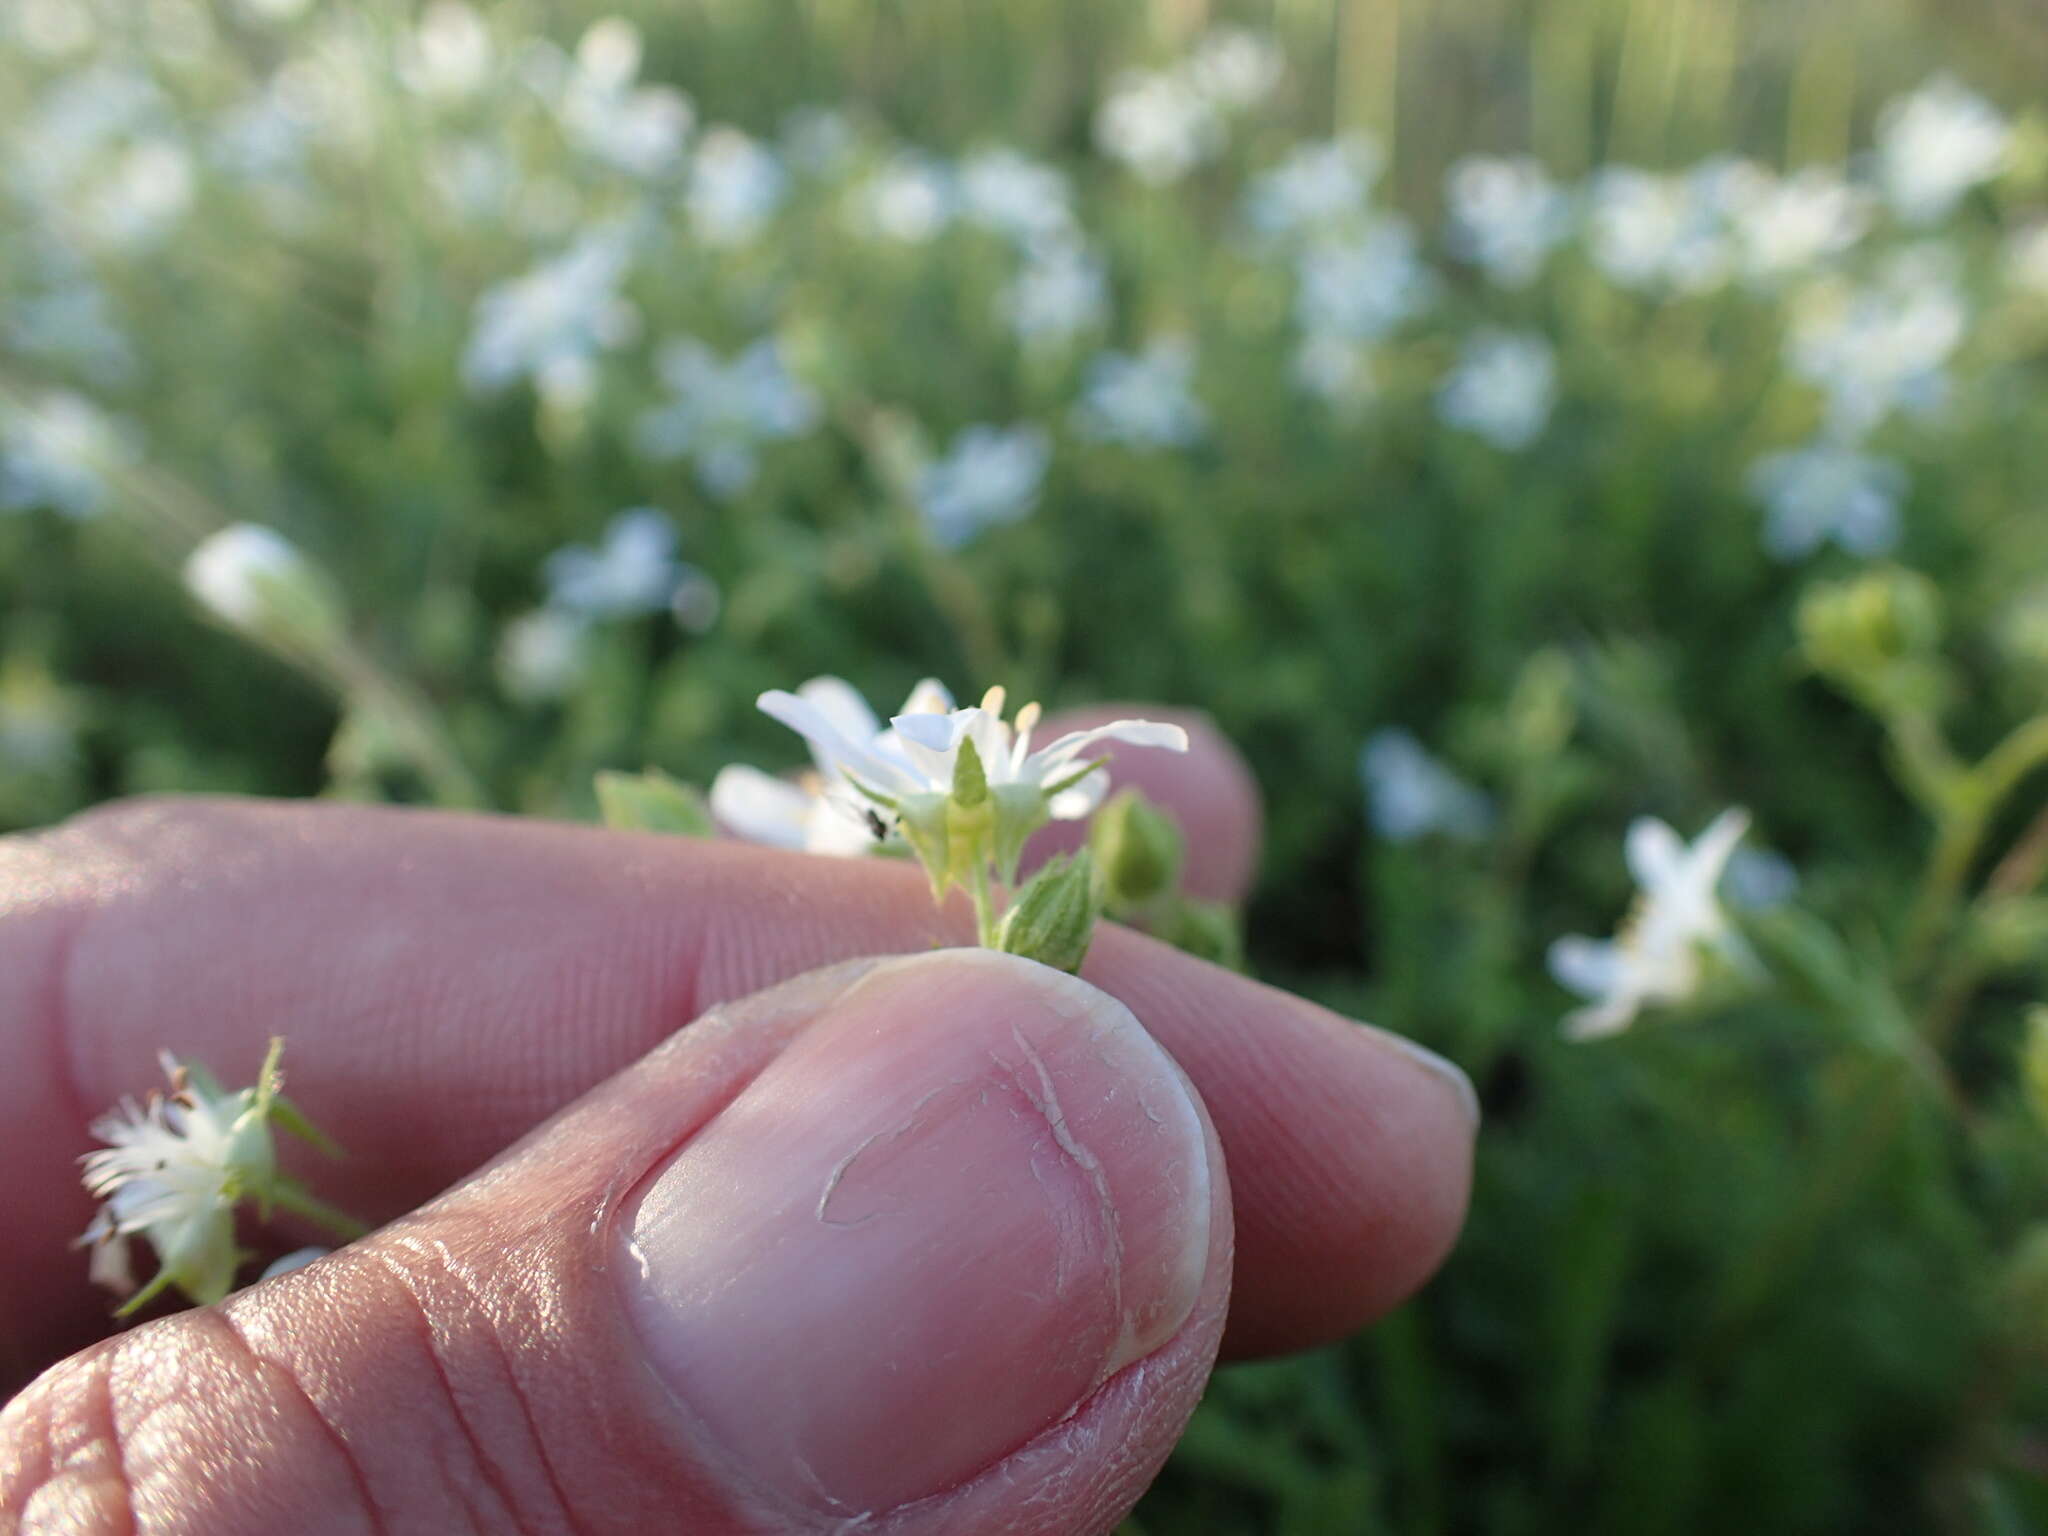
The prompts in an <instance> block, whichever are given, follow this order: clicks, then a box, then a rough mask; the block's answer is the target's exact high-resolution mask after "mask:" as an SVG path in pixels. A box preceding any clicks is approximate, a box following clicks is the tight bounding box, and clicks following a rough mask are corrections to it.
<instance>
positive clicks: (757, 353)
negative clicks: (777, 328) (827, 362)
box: [634, 336, 819, 497]
mask: <svg viewBox="0 0 2048 1536" xmlns="http://www.w3.org/2000/svg"><path fill="white" fill-rule="evenodd" d="M655 369H656V371H657V372H658V373H659V374H660V375H661V380H662V382H663V383H664V384H665V385H666V386H667V387H668V391H669V394H670V396H671V399H670V400H669V402H668V403H667V404H666V405H659V406H655V407H653V408H651V409H649V410H647V411H645V412H643V413H642V414H641V417H640V419H639V422H638V423H637V424H636V426H635V429H634V442H635V444H636V445H637V446H638V447H639V449H640V451H641V452H642V453H644V454H646V455H647V456H648V457H649V458H652V459H679V458H686V457H687V458H688V459H690V460H691V462H692V463H693V464H694V465H695V466H696V470H697V478H698V479H699V481H701V482H702V483H703V486H704V488H705V490H706V491H708V492H710V493H711V494H712V495H714V496H720V497H724V496H736V495H738V494H739V493H740V492H742V491H744V490H746V488H747V487H748V486H750V485H752V484H753V482H754V477H755V475H756V474H757V473H758V472H759V468H760V455H759V449H760V445H761V444H763V443H767V442H775V441H781V440H785V439H789V438H795V437H801V436H803V435H804V434H805V433H807V432H809V431H810V430H811V429H812V428H813V427H815V426H816V425H817V423H818V414H819V412H818V401H817V397H816V396H815V395H813V394H812V393H811V391H810V390H809V389H807V388H805V387H804V385H803V383H802V382H801V381H800V380H798V379H797V378H796V376H795V375H794V374H792V373H791V372H790V371H789V368H788V367H787V365H786V364H785V363H784V362H783V360H782V350H781V348H780V347H778V346H777V345H776V343H775V340H774V338H772V337H764V338H762V339H761V340H759V341H757V342H755V343H754V344H753V345H752V346H750V347H748V348H747V349H746V350H745V351H743V352H741V353H739V354H738V355H737V356H735V357H734V358H733V359H732V360H731V361H730V362H725V361H722V360H721V359H720V358H719V356H718V354H717V353H715V352H713V351H712V350H711V349H710V348H709V347H707V346H705V345H704V343H702V342H701V341H698V340H696V339H695V338H694V337H688V336H685V337H679V338H677V339H676V340H673V341H670V342H668V343H667V344H665V345H664V346H663V347H662V349H661V351H660V353H659V354H658V355H657V357H656V359H655Z"/></svg>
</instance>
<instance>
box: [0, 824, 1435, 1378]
mask: <svg viewBox="0 0 2048 1536" xmlns="http://www.w3.org/2000/svg"><path fill="white" fill-rule="evenodd" d="M0 893H4V894H0V1017H4V1018H6V1019H8V1020H10V1021H19V1025H20V1027H13V1028H9V1029H7V1030H0V1155H4V1156H5V1158H6V1159H7V1166H8V1167H9V1169H10V1178H11V1180H12V1183H13V1188H12V1191H11V1193H10V1208H11V1220H12V1222H13V1225H12V1229H11V1233H10V1236H11V1238H12V1241H11V1243H10V1245H9V1250H8V1251H9V1253H10V1254H11V1255H12V1256H13V1258H14V1262H13V1264H12V1265H11V1266H10V1265H7V1264H6V1263H5V1261H0V1285H4V1286H6V1287H8V1289H9V1292H10V1294H9V1295H8V1296H7V1297H6V1298H5V1300H6V1303H7V1306H6V1311H5V1315H6V1316H9V1317H14V1318H35V1319H37V1320H38V1324H39V1326H38V1329H37V1334H38V1343H39V1344H40V1345H41V1346H42V1347H46V1348H47V1347H48V1346H49V1344H50V1343H51V1342H53V1341H54V1340H55V1338H56V1337H57V1336H56V1335H55V1328H56V1326H57V1323H58V1321H59V1320H62V1319H65V1318H69V1319H70V1320H71V1321H72V1322H73V1323H74V1324H77V1325H84V1324H85V1323H88V1322H90V1321H91V1319H92V1317H93V1316H94V1312H93V1305H92V1302H91V1299H90V1298H88V1297H85V1296H83V1295H81V1288H80V1286H79V1281H78V1276H79V1267H80V1261H79V1259H78V1257H77V1255H75V1254H72V1253H69V1252H67V1251H66V1243H67V1242H68V1240H69V1238H70V1235H71V1234H73V1233H75V1232H77V1231H79V1230H81V1229H82V1228H83V1226H84V1225H85V1222H86V1219H87V1217H88V1215H89V1210H88V1208H87V1206H86V1205H85V1203H84V1197H83V1194H82V1192H81V1191H80V1190H79V1189H78V1187H77V1183H76V1166H75V1161H74V1160H75V1158H76V1157H77V1156H78V1155H79V1154H80V1153H81V1152H83V1151H85V1150H86V1148H87V1146H88V1144H89V1143H88V1140H87V1138H86V1136H85V1133H84V1125H85V1123H86V1121H87V1120H88V1119H89V1118H90V1116H91V1115H92V1114H93V1113H96V1112H97V1111H99V1110H101V1109H104V1108H105V1107H106V1106H107V1105H109V1104H111V1103H112V1102H114V1101H115V1100H116V1099H117V1098H118V1097H119V1096H120V1095H122V1094H123V1093H137V1094H139V1093H142V1092H144V1091H146V1090H147V1089H148V1088H149V1087H150V1086H151V1080H152V1074H153V1073H154V1059H155V1053H156V1052H157V1050H158V1049H159V1048H162V1047H170V1048H172V1049H175V1050H177V1051H179V1052H180V1053H183V1054H186V1055H189V1056H191V1057H193V1058H195V1059H197V1060H199V1061H202V1062H205V1063H206V1064H208V1065H209V1066H211V1067H212V1068H213V1069H214V1070H215V1071H216V1072H219V1073H222V1074H225V1075H228V1076H235V1075H240V1076H242V1077H243V1079H244V1080H246V1078H247V1074H248V1073H250V1072H251V1071H253V1069H254V1067H255V1064H256V1062H257V1060H258V1059H259V1058H260V1056H261V1054H262V1051H263V1044H264V1041H265V1039H266V1038H267V1037H268V1036H269V1035H270V1034H272V1033H274V1032H282V1033H284V1034H285V1035H286V1036H287V1037H288V1040H289V1046H288V1049H287V1055H286V1070H287V1074H288V1077H289V1081H290V1088H291V1092H292V1093H293V1096H294V1097H295V1098H298V1099H300V1100H301V1101H302V1102H303V1103H304V1104H305V1106H306V1108H307V1109H308V1111H309V1112H310V1113H311V1114H312V1115H313V1116H314V1117H315V1118H316V1119H318V1120H319V1121H320V1122H321V1123H322V1124H323V1125H325V1126H327V1127H328V1129H329V1130H331V1131H332V1132H333V1133H334V1134H335V1136H336V1137H337V1138H338V1139H339V1140H340V1141H341V1142H342V1144H343V1145H344V1146H346V1147H348V1148H349V1150H350V1154H351V1155H350V1158H349V1160H348V1161H347V1162H346V1163H343V1164H340V1165H336V1166H321V1167H318V1168H313V1169H308V1170H307V1172H308V1173H309V1175H310V1176H314V1177H316V1178H317V1179H318V1182H319V1185H320V1187H321V1188H322V1189H323V1190H325V1191H329V1192H331V1193H332V1195H333V1197H334V1198H336V1199H338V1200H340V1201H342V1202H343V1203H344V1204H350V1205H352V1206H354V1207H357V1208H359V1209H360V1210H361V1212H362V1213H363V1214H365V1215H369V1216H372V1217H375V1218H378V1219H382V1218H386V1217H389V1216H391V1215H394V1214H396V1213H397V1212H399V1211H402V1210H406V1209H409V1208H410V1207H411V1206H413V1205H415V1204H417V1203H418V1202H419V1201H420V1200H422V1199H424V1198H426V1197H427V1196H428V1195H430V1194H432V1193H433V1192H434V1191H435V1190H438V1189H440V1188H442V1187H443V1186H445V1185H446V1184H447V1183H449V1182H450V1181H451V1180H454V1179H456V1178H459V1177H461V1176H462V1175H464V1174H465V1173H467V1172H468V1171H469V1170H471V1169H473V1168H475V1167H476V1166H477V1165H478V1164H480V1163H481V1162H483V1161H484V1160H485V1159H487V1158H489V1157H491V1156H493V1155H495V1154H496V1153H497V1152H498V1151H499V1150H500V1149H501V1148H503V1147H504V1146H506V1145H508V1144H509V1143H510V1142H511V1141H513V1140H514V1139H516V1138H517V1137H518V1136H520V1135H521V1134H523V1133H524V1132H525V1131H527V1130H528V1129H530V1128H531V1127H532V1126H533V1125H535V1124H536V1123H538V1122H539V1121H540V1120H541V1119H542V1118H544V1117H545V1116H546V1115H547V1114H548V1113H550V1112H552V1111H553V1110H554V1109H556V1108H558V1107H559V1106H560V1105H562V1104H564V1103H567V1102H568V1101H569V1100H571V1099H572V1098H574V1097H575V1096H576V1095H577V1094H579V1093H581V1092H583V1091H584V1090H585V1089H587V1088H588V1087H590V1086H591V1085H592V1084H594V1083H596V1082H598V1081H600V1080H602V1079H603V1078H604V1077H606V1076H608V1075H609V1074H611V1073H612V1072H615V1071H617V1070H618V1069H619V1068H620V1067H621V1066H623V1065H624V1064H626V1063H627V1062H630V1061H632V1060H634V1059H636V1058H637V1057H638V1056H640V1055H641V1054H643V1053H644V1052H645V1051H647V1050H648V1049H649V1048H651V1047H652V1045H653V1044H654V1043H655V1042H657V1041H659V1040H661V1039H662V1038H664V1037H665V1036H666V1035H668V1034H669V1033H671V1032H672V1031H673V1030H675V1029H676V1028H677V1027H679V1026H680V1025H681V1024H683V1023H685V1022H687V1021H688V1020H690V1019H691V1018H693V1017H695V1016H696V1015H697V1014H698V1013H699V1012H701V1011H702V1010H703V1009H705V1008H706V1007H709V1006H712V1005H714V1004H717V1003H719V1002H722V1001H725V1000H728V999H731V998H734V997H738V996H742V995H744V994H746V993H748V992H751V991H754V990H756V989H758V988H759V987H762V986H764V985H768V984H771V983H773V982H775V981H777V980H780V979H783V978H785V977H787V976H791V975H794V974H797V973H799V972H801V971H805V970H808V969H811V968H812V967H814V966H818V965H822V964H827V963H831V962H833V961H837V960H844V959H850V958H853V957H856V956H860V955H868V954H886V953H900V952H905V951H912V952H914V951H918V950H923V949H928V948H930V947H932V946H933V945H934V944H938V943H942V942H943V943H957V942H961V941H962V940H963V939H964V937H965V936H966V934H967V932H968V931H969V930H968V928H967V926H966V924H965V922H964V921H963V920H961V918H960V914H957V913H955V914H953V915H952V917H951V918H950V919H949V918H947V917H943V916H941V915H939V914H937V913H935V912H934V910H933V908H932V905H931V901H930V898H929V896H928V895H927V894H926V890H925V886H924V881H923V879H922V877H921V876H920V875H919V874H918V873H917V872H916V871H915V870H913V869H909V868H905V867H902V866H897V865H893V864H886V863H881V862H877V861H848V860H830V859H810V858H804V857H802V856H799V855H791V854H780V853H773V852H770V851H767V850H762V849H753V848H746V847H740V846H734V845H730V844H718V843H700V842H683V841H679V840H674V839H667V838H660V837H645V836H630V835H625V834H618V833H605V832H598V831H593V830H590V829H586V828H575V827H566V826H560V825H551V824H547V823H539V822H528V821H511V820H499V819H493V818H485V817H470V816H452V815H443V814H434V813H422V812H403V811H393V810H376V809H368V808H357V807H342V806H305V805H284V804H272V803H263V802H255V801H248V802H237V801H214V802H194V801H168V802H155V803H144V804H134V805H128V806H124V807H116V808H113V809H110V810H107V811H104V812H101V813H97V814H95V815H93V816H90V817H87V818H85V819H83V820H81V821H79V822H77V823H75V824H73V825H72V826H70V827H68V828H65V829H62V830H60V831H58V832H56V833H53V834H49V835H47V836H45V837H42V838H39V839H34V840H28V841H21V842H15V843H9V844H0ZM1088 975H1089V976H1090V977H1091V978H1092V979H1094V980H1095V981H1096V982H1097V983H1098V984H1099V985H1101V986H1103V987H1104V988H1105V989H1106V990H1108V991H1110V992H1111V993H1112V994H1114V995H1116V996H1117V997H1119V998H1121V999H1122V1000H1123V1001H1124V1002H1126V1003H1127V1004H1129V1005H1130V1006H1131V1007H1132V1008H1133V1009H1134V1010H1137V1011H1139V1012H1140V1013H1141V1014H1142V1016H1143V1017H1144V1018H1145V1020H1146V1022H1147V1025H1148V1027H1149V1028H1151V1029H1152V1030H1153V1032H1154V1033H1155V1034H1157V1035H1158V1037H1159V1038H1160V1039H1161V1041H1162V1042H1163V1043H1164V1044H1165V1045H1166V1046H1167V1048H1168V1049H1169V1050H1170V1051H1171V1052H1172V1053H1173V1054H1174V1056H1175V1057H1176V1058H1177V1059H1178V1060H1179V1061H1180V1062H1181V1064H1182V1065H1183V1066H1184V1067H1185V1068H1186V1069H1187V1071H1188V1072H1189V1074H1190V1075H1191V1076H1192V1077H1193V1078H1194V1079H1195V1081H1196V1083H1197V1084H1198V1086H1199V1087H1200V1088H1201V1089H1202V1092H1203V1094H1204V1096H1205V1098H1206V1099H1207V1101H1208V1103H1209V1106H1210V1112H1211V1113H1212V1115H1213V1116H1214V1117H1215V1120H1216V1124H1217V1127H1218V1130H1219V1133H1220V1134H1221V1135H1222V1137H1223V1142H1224V1146H1225V1148H1226V1150H1227V1152H1228V1154H1229V1155H1230V1157H1231V1158H1232V1159H1233V1169H1234V1177H1235V1178H1236V1179H1237V1181H1238V1188H1239V1191H1240V1195H1241V1199H1240V1201H1239V1203H1238V1207H1239V1216H1238V1222H1239V1227H1238V1237H1239V1258H1238V1285H1237V1291H1236V1300H1235V1303H1234V1310H1233V1317H1232V1334H1231V1341H1230V1343H1231V1347H1232V1349H1233V1350H1235V1351H1240V1352H1243V1351H1269V1350H1279V1349H1287V1348H1294V1347H1299V1346H1302V1345H1305V1344H1309V1343H1314V1342H1318V1341H1321V1340H1324V1339H1328V1338H1332V1337H1336V1336H1340V1335H1342V1334H1343V1333H1346V1332H1348V1331H1350V1330H1352V1329H1354V1328H1356V1327H1358V1326H1359V1325H1360V1324H1362V1323H1363V1322H1365V1321H1367V1320H1368V1319H1370V1318H1371V1317H1373V1316H1375V1315H1377V1314H1378V1313H1379V1312H1381V1311H1383V1310H1385V1309H1386V1308H1387V1307H1389V1306H1391V1305H1393V1304H1394V1303H1395V1302H1396V1301H1398V1300H1399V1299H1400V1298H1401V1297H1402V1296H1404V1295H1406V1294H1407V1293H1408V1291H1410V1290H1411V1289H1412V1288H1413V1287H1414V1286H1415V1285H1417V1284H1419V1283H1420V1281H1421V1280H1422V1278H1423V1277H1424V1276H1426V1275H1427V1274H1428V1273H1429V1271H1430V1270H1431V1269H1432V1268H1433V1267H1434V1266H1435V1264H1436V1262H1437V1261H1438V1260H1439V1259H1440V1258H1441V1257H1442V1255H1443V1253H1444V1251H1445V1250H1446V1249H1447V1248H1448V1246H1449V1244H1450V1242H1451V1240H1452V1238H1453V1236H1454V1235H1455V1233H1456V1231H1457V1227H1458V1225H1459V1222H1460V1221H1461V1220H1462V1216H1463V1209H1464V1199H1465V1192H1466V1182H1467V1177H1468V1173H1469V1156H1470V1143H1471V1136H1472V1123H1473V1122H1472V1118H1471V1115H1470V1113H1469V1111H1468V1108H1467V1101H1466V1099H1465V1098H1464V1097H1462V1096H1461V1095H1460V1093H1459V1091H1458V1089H1457V1087H1456V1086H1455V1085H1454V1084H1452V1083H1451V1082H1450V1081H1449V1080H1448V1079H1446V1078H1444V1077H1442V1076H1440V1075H1438V1074H1437V1073H1436V1072H1433V1071H1432V1070H1430V1069H1429V1068H1428V1067H1427V1066H1426V1065H1420V1064H1418V1062H1417V1061H1416V1060H1414V1059H1411V1057H1410V1056H1408V1055H1407V1054H1405V1053H1404V1052H1403V1051H1402V1050H1401V1049H1400V1047H1399V1045H1398V1044H1397V1043H1396V1042H1395V1041H1394V1040H1393V1038H1392V1037H1390V1036H1386V1035H1382V1034H1379V1033H1377V1032H1375V1031H1370V1030H1365V1029H1361V1028H1359V1027H1358V1026H1356V1025H1354V1024H1351V1023H1349V1022H1348V1021H1345V1020H1342V1019H1339V1018H1337V1017H1336V1016H1335V1015H1332V1014H1330V1013H1328V1012H1326V1011H1324V1010H1322V1009H1320V1008H1316V1007H1314V1006H1312V1005H1309V1004H1307V1003H1303V1002H1301V1001H1299V1000H1297V999H1294V998H1291V997H1288V996H1286V995H1284V994H1282V993H1279V992H1275V991H1273V990H1271V989H1269V988H1265V987H1261V986H1259V985H1257V984H1255V983H1252V982H1249V981H1246V980H1244V979H1243V978H1240V977H1236V976H1232V975H1230V974H1228V973H1225V972H1222V971H1219V970H1217V969H1215V968H1213V967H1210V966H1206V965H1203V964H1201V963H1199V962H1196V961H1193V960H1190V959H1188V958H1186V957H1185V956H1182V955H1179V954H1177V953H1175V952H1173V951H1170V950H1166V949H1164V948H1162V947H1161V946H1158V945H1155V944H1152V943H1150V942H1148V941H1146V940H1143V939H1141V938H1138V937H1137V936H1135V935H1131V934H1127V933H1123V932H1120V931H1117V930H1114V929H1109V930H1105V931H1104V932H1103V934H1102V935H1101V937H1100V938H1099V939H1098V941H1097V945H1096V951H1095V953H1094V954H1093V955H1092V956H1091V957H1090V961H1089V966H1088ZM1465 1092H1466V1093H1469V1088H1468V1089H1466V1090H1465ZM45 1358H47V1356H46V1357H45Z"/></svg>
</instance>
